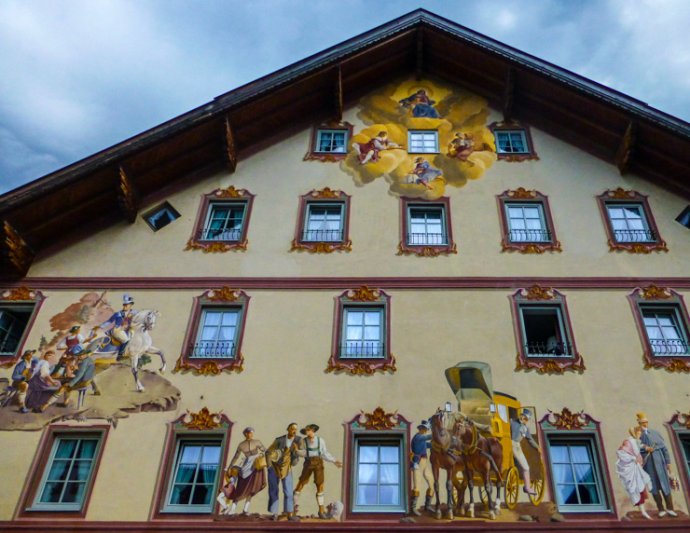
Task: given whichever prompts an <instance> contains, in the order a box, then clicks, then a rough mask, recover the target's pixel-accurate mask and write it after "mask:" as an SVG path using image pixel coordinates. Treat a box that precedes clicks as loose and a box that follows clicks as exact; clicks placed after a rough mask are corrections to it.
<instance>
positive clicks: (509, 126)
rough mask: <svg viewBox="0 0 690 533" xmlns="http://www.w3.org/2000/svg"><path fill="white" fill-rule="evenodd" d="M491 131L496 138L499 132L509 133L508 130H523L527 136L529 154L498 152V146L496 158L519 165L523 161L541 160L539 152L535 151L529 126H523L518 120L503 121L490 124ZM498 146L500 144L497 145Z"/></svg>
mask: <svg viewBox="0 0 690 533" xmlns="http://www.w3.org/2000/svg"><path fill="white" fill-rule="evenodd" d="M489 130H491V133H493V134H494V138H495V137H496V132H497V131H507V130H521V131H522V132H523V133H524V135H525V141H526V142H527V150H528V151H527V152H524V153H517V154H506V153H501V152H499V151H498V146H496V158H497V159H498V160H500V161H507V162H508V163H519V162H521V161H530V160H534V161H536V160H539V156H538V155H537V152H536V151H535V150H534V141H533V140H532V133H531V131H530V128H529V126H527V125H525V124H522V123H520V122H518V121H516V120H509V121H502V122H492V123H491V124H489ZM496 144H498V143H496Z"/></svg>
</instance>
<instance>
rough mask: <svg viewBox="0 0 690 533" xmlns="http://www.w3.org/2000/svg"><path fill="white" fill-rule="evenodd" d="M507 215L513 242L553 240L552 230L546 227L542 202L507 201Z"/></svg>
mask: <svg viewBox="0 0 690 533" xmlns="http://www.w3.org/2000/svg"><path fill="white" fill-rule="evenodd" d="M506 215H507V217H508V228H509V230H508V238H509V239H510V241H511V242H517V243H523V242H550V241H551V232H550V231H549V230H548V229H546V219H545V218H544V206H543V205H541V204H540V203H530V204H521V203H512V202H511V203H506Z"/></svg>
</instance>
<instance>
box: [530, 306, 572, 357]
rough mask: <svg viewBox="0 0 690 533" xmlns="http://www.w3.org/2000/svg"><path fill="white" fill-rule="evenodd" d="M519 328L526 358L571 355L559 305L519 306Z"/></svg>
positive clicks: (570, 344) (569, 343)
mask: <svg viewBox="0 0 690 533" xmlns="http://www.w3.org/2000/svg"><path fill="white" fill-rule="evenodd" d="M519 310H520V327H521V328H522V338H523V340H524V343H525V345H524V347H523V348H524V353H525V355H526V356H527V357H554V356H566V357H570V356H572V355H573V348H572V343H571V341H570V334H569V332H568V327H567V323H566V321H565V319H564V316H563V310H562V308H561V306H560V305H527V304H520V306H519Z"/></svg>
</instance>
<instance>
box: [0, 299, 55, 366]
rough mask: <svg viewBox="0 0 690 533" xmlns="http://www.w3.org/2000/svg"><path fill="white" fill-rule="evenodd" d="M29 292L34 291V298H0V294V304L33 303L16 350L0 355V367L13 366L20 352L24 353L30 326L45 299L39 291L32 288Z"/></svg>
mask: <svg viewBox="0 0 690 533" xmlns="http://www.w3.org/2000/svg"><path fill="white" fill-rule="evenodd" d="M29 291H30V292H33V293H34V298H33V299H32V300H10V299H2V297H1V296H0V304H1V305H8V306H11V305H29V304H33V306H34V308H33V309H32V311H31V316H30V317H29V321H28V322H27V323H26V327H25V328H24V333H22V338H21V339H20V340H19V344H18V345H17V351H16V352H14V355H7V356H0V367H9V366H13V365H14V364H16V363H17V361H19V357H20V356H21V354H23V353H24V346H25V345H26V339H28V338H29V333H30V332H31V328H32V327H33V325H34V322H36V317H37V316H38V312H39V311H40V310H41V306H42V305H43V302H44V301H45V299H46V297H45V296H44V295H43V293H42V292H41V291H35V290H33V289H29Z"/></svg>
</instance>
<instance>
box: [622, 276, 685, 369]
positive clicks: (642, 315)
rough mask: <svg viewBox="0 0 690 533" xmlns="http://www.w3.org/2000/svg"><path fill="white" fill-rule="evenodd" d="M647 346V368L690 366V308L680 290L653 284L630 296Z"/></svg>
mask: <svg viewBox="0 0 690 533" xmlns="http://www.w3.org/2000/svg"><path fill="white" fill-rule="evenodd" d="M628 300H629V301H630V305H631V307H632V311H633V315H634V317H635V323H636V324H637V328H638V331H639V333H640V338H641V340H642V345H643V349H644V354H643V356H644V360H645V368H666V369H667V370H669V371H678V372H682V371H686V372H687V371H688V370H690V343H689V342H688V338H689V337H688V331H690V329H689V327H688V324H690V319H689V318H688V312H687V309H686V307H685V302H684V301H683V297H682V296H681V295H680V294H678V293H677V292H676V291H674V290H672V289H669V288H666V287H657V286H656V285H650V286H648V287H645V288H638V289H635V290H634V291H633V292H632V294H630V295H629V296H628Z"/></svg>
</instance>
